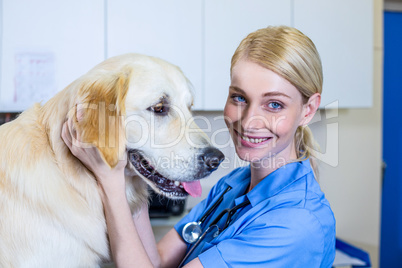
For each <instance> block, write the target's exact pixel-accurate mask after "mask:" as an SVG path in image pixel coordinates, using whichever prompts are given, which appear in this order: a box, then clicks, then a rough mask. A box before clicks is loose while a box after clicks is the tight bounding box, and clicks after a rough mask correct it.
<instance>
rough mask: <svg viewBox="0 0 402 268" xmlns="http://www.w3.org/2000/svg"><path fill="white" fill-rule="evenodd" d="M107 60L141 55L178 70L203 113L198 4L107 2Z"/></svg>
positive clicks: (135, 0)
mask: <svg viewBox="0 0 402 268" xmlns="http://www.w3.org/2000/svg"><path fill="white" fill-rule="evenodd" d="M107 2H108V5H107V12H108V13H107V56H108V57H111V56H115V55H119V54H123V53H129V52H131V53H133V52H135V53H141V54H146V55H150V56H155V57H159V58H162V59H164V60H166V61H169V62H171V63H172V64H175V65H177V66H179V67H180V68H181V69H182V71H183V72H184V74H185V75H186V76H187V78H188V79H189V80H190V81H191V83H192V84H193V87H194V93H195V95H194V108H195V109H203V106H202V102H203V94H202V89H203V81H202V80H203V77H202V66H203V53H202V51H203V48H202V38H203V25H202V21H203V18H202V12H203V6H202V1H201V0H192V1H186V0H170V1H154V0H153V1H143V0H113V1H107Z"/></svg>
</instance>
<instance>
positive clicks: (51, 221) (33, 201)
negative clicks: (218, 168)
mask: <svg viewBox="0 0 402 268" xmlns="http://www.w3.org/2000/svg"><path fill="white" fill-rule="evenodd" d="M164 95H167V96H169V98H170V99H171V101H172V103H173V102H174V104H175V106H177V107H180V109H181V110H182V111H180V112H178V113H177V114H178V116H180V117H181V119H178V118H176V117H175V116H170V117H169V118H164V119H158V118H156V123H155V124H156V126H155V127H157V128H158V130H159V131H158V132H160V133H156V134H155V133H151V132H153V131H154V130H153V129H152V125H150V129H148V130H146V132H145V134H144V129H142V130H141V131H140V130H139V129H138V128H137V125H136V123H135V122H137V121H135V120H134V121H133V122H131V123H130V118H131V119H133V118H139V117H141V118H143V119H144V121H145V122H150V121H149V120H151V119H152V118H151V117H152V115H151V114H150V112H149V110H147V108H149V107H150V106H152V105H153V104H155V103H157V102H158V100H159V99H160V97H161V96H164ZM191 102H192V94H191V92H190V85H189V82H188V81H187V79H186V78H185V77H184V75H183V74H182V73H181V71H180V70H179V69H178V68H177V67H175V66H173V65H171V64H169V63H166V62H164V61H162V60H159V59H156V58H151V57H146V56H141V55H136V54H130V55H123V56H119V57H116V58H112V59H109V60H107V61H105V62H104V63H101V64H99V65H98V66H96V67H95V68H94V69H93V70H91V71H90V72H88V73H87V74H85V75H83V76H82V77H81V78H79V79H77V80H76V81H74V82H73V83H72V84H70V85H69V86H68V87H66V88H65V89H64V90H63V91H61V92H59V93H58V94H57V95H56V96H55V97H54V98H52V99H51V100H50V101H48V102H47V103H46V104H44V105H43V106H41V105H39V104H36V105H34V106H33V107H32V108H30V109H29V110H27V111H25V112H23V113H22V114H21V115H20V116H19V117H18V118H17V119H16V120H14V121H13V122H10V123H7V124H5V125H3V126H1V127H0V267H97V266H99V265H100V264H101V263H102V262H103V261H109V260H110V253H109V243H108V238H107V233H106V230H107V229H106V224H105V218H104V212H103V207H102V202H101V198H100V192H99V188H98V185H97V183H96V181H95V179H94V177H93V175H92V173H91V172H89V171H88V170H87V169H86V168H85V167H84V166H83V165H82V164H81V162H80V161H79V160H77V159H76V158H75V157H74V156H72V154H71V153H70V151H69V150H68V148H67V147H66V145H65V144H64V142H63V140H62V139H61V138H60V133H61V129H62V124H63V123H64V122H65V121H66V119H67V118H68V117H76V116H77V104H80V105H82V104H84V105H88V103H89V104H91V105H95V106H93V107H92V108H90V107H88V106H86V109H85V110H84V118H85V120H83V122H81V123H80V122H78V121H77V120H76V118H75V124H76V128H77V129H78V130H79V131H81V132H86V134H85V135H83V137H84V139H85V140H84V141H86V142H88V143H91V144H94V145H95V146H98V148H99V149H100V150H101V152H102V153H103V156H104V158H105V161H107V162H108V163H109V165H110V166H113V165H115V164H116V161H117V160H118V159H119V158H122V157H125V154H126V147H127V148H132V147H135V146H136V145H138V144H136V141H137V140H138V138H141V135H149V137H151V136H152V137H153V138H152V140H149V141H148V140H144V142H143V143H142V144H141V149H142V150H143V151H144V152H145V155H147V156H152V157H156V158H157V157H164V156H169V154H170V153H171V152H172V151H173V152H177V153H180V154H181V155H182V156H183V157H184V158H185V157H188V156H190V155H191V154H194V153H195V152H194V151H192V150H191V148H193V147H194V146H192V145H191V144H189V142H188V141H182V140H180V141H177V142H176V141H175V137H176V136H177V135H178V133H179V132H180V131H188V129H189V128H191V129H192V130H194V129H195V132H196V133H195V136H196V138H195V139H196V140H198V141H199V142H200V143H202V144H205V145H208V144H209V143H208V141H207V139H206V138H205V134H203V133H202V132H201V131H199V129H198V128H197V127H196V126H195V125H194V124H185V123H183V120H184V122H188V120H190V119H191V113H190V110H189V107H190V106H191ZM102 105H106V106H104V107H103V108H104V110H105V109H106V110H108V111H106V112H105V111H103V112H105V114H106V116H107V117H108V118H106V119H105V120H106V121H105V122H104V123H99V122H101V121H102V120H99V117H101V116H102V115H101V113H102V111H101V109H100V108H102ZM98 108H99V109H98ZM94 111H97V113H98V115H96V113H95V114H92V115H91V112H94ZM99 111H101V112H99ZM154 119H155V118H154ZM91 120H92V121H91ZM147 120H148V121H147ZM158 120H159V121H158ZM91 123H92V124H95V127H96V128H95V129H90V128H91V126H90V124H91ZM97 124H98V125H97ZM105 124H106V126H105ZM92 127H94V126H92ZM105 128H106V129H105ZM182 128H183V129H184V130H183V129H182ZM193 132H194V131H193ZM102 133H106V135H103V134H102ZM151 141H152V142H155V141H156V142H160V143H161V144H162V143H163V142H168V141H172V146H170V147H167V148H157V149H154V148H152V144H151ZM154 147H155V146H154ZM149 160H150V162H152V161H151V159H149ZM153 164H154V165H155V166H158V163H156V162H154V163H153ZM195 170H196V168H194V167H193V166H192V165H191V164H190V165H189V166H188V170H186V171H183V172H182V173H179V172H177V169H175V167H173V166H172V168H166V169H164V170H163V171H161V172H162V173H163V172H165V175H166V176H175V174H179V175H178V177H177V178H178V179H179V180H180V179H182V180H188V178H190V176H192V175H193V174H194V172H195ZM126 174H127V176H126V180H127V195H128V197H129V199H130V202H131V206H132V208H133V212H135V210H136V208H138V206H139V205H140V204H141V203H143V202H145V200H146V198H147V187H146V183H145V182H144V181H145V180H144V179H143V178H140V177H139V176H138V174H137V173H136V172H135V171H134V169H133V167H132V166H131V164H129V165H128V166H127V169H126ZM134 185H135V187H134ZM153 187H154V186H153ZM134 189H135V190H134Z"/></svg>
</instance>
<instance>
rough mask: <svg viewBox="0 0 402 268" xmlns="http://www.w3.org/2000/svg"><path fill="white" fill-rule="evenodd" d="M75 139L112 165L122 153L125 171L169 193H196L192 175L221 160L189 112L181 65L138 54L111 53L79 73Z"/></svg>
mask: <svg viewBox="0 0 402 268" xmlns="http://www.w3.org/2000/svg"><path fill="white" fill-rule="evenodd" d="M77 99H78V102H79V108H78V109H75V110H74V109H73V110H74V111H73V112H71V113H72V114H70V116H75V117H76V118H79V120H77V121H76V128H77V130H78V131H79V132H80V133H81V140H82V141H83V142H84V143H89V144H91V145H95V146H96V147H98V149H99V151H100V152H101V154H102V156H103V159H104V161H105V162H106V163H108V164H109V165H110V167H114V166H115V165H116V164H117V162H118V161H119V160H120V159H124V158H125V157H128V160H129V161H128V165H127V168H126V174H129V175H132V176H134V175H140V176H141V177H142V178H143V179H144V180H145V181H146V182H147V183H148V185H150V186H151V187H152V188H153V189H154V190H155V191H156V192H158V193H161V194H164V195H165V196H167V197H171V198H184V197H186V196H187V195H188V194H191V195H193V196H199V195H200V191H201V187H200V184H199V182H198V180H199V179H201V178H204V177H206V176H208V175H209V174H210V173H211V172H213V171H214V170H215V169H216V168H217V167H218V166H219V164H220V162H221V161H222V160H223V158H224V156H223V154H222V153H221V152H220V151H219V150H217V149H216V148H214V147H212V146H211V144H210V142H209V139H208V137H207V136H206V134H205V133H204V132H202V131H201V130H200V129H199V127H198V126H197V125H196V124H195V123H194V118H193V117H192V114H191V111H190V109H191V105H192V101H193V96H192V93H191V84H190V82H189V81H188V80H187V79H186V77H185V76H184V75H183V73H182V72H181V70H180V69H179V68H178V67H176V66H174V65H172V64H170V63H167V62H165V61H163V60H160V59H157V58H153V57H147V56H143V55H138V54H129V55H122V56H118V57H114V58H111V59H108V60H106V61H105V62H103V63H101V64H99V65H98V66H96V67H95V68H94V69H93V70H91V71H90V72H89V73H88V74H87V75H85V76H84V77H82V78H81V82H80V90H79V92H78V97H77Z"/></svg>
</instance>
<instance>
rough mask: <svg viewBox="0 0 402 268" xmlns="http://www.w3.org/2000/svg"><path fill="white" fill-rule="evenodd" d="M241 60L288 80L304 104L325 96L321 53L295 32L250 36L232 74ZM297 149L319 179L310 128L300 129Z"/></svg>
mask: <svg viewBox="0 0 402 268" xmlns="http://www.w3.org/2000/svg"><path fill="white" fill-rule="evenodd" d="M242 58H247V60H250V61H252V62H255V63H257V64H259V65H260V66H262V67H264V68H267V69H269V70H271V71H273V72H275V73H277V74H278V75H280V76H282V77H283V78H285V79H286V80H287V81H289V82H290V83H291V84H292V85H293V86H295V87H296V88H297V89H298V90H299V92H300V93H301V95H302V97H303V103H304V104H305V103H306V102H307V101H308V99H309V98H310V97H311V96H312V95H313V94H315V93H320V94H321V92H322V84H323V75H322V65H321V59H320V56H319V54H318V51H317V49H316V47H315V45H314V43H313V42H312V41H311V40H310V38H308V37H307V36H306V35H304V34H303V33H302V32H300V31H299V30H297V29H295V28H292V27H288V26H276V27H273V26H271V27H267V28H263V29H259V30H257V31H255V32H253V33H251V34H249V35H248V36H247V37H246V38H244V39H243V41H241V43H240V45H239V46H238V48H237V49H236V51H235V53H234V55H233V57H232V63H231V71H232V69H233V66H234V65H235V64H236V63H237V62H238V61H239V60H240V59H242ZM295 147H296V154H297V157H298V160H305V159H309V158H310V162H311V165H312V168H313V170H314V173H315V175H316V177H317V176H318V168H317V161H316V159H315V157H314V152H315V151H318V145H317V143H316V142H315V140H314V138H313V135H312V132H311V130H310V128H309V127H308V126H299V127H298V128H297V130H296V133H295Z"/></svg>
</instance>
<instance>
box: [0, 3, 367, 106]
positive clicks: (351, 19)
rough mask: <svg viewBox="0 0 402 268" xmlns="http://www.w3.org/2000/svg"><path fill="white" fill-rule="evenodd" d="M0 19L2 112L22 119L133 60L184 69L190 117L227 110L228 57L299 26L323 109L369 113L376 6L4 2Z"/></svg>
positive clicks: (0, 8) (332, 4)
mask: <svg viewBox="0 0 402 268" xmlns="http://www.w3.org/2000/svg"><path fill="white" fill-rule="evenodd" d="M1 4H2V5H1ZM0 12H1V20H0V23H2V25H0V30H2V32H1V33H0V38H1V40H0V42H1V43H0V51H1V54H0V63H1V65H0V111H21V110H23V109H26V108H27V107H28V106H30V105H32V103H33V102H35V101H40V100H45V99H46V98H47V97H48V96H49V95H54V93H55V92H57V91H59V90H61V89H62V88H64V87H65V86H66V85H67V84H68V83H70V82H72V81H73V80H74V79H76V78H77V77H79V76H80V75H82V74H84V73H85V72H86V71H88V70H89V69H90V68H92V67H93V66H94V65H95V64H97V63H98V62H100V61H102V60H104V59H105V58H107V57H111V56H115V55H118V54H123V53H129V52H134V53H142V54H148V55H152V56H156V57H160V58H162V59H165V60H167V61H169V62H171V63H173V64H175V65H177V66H179V67H180V68H181V69H182V70H183V72H184V74H185V75H186V76H187V77H188V78H189V80H190V81H191V82H192V84H193V85H194V92H195V103H194V107H193V108H194V109H195V110H210V111H211V110H222V109H223V107H224V104H225V101H226V98H227V92H228V87H229V84H230V72H229V71H230V61H231V57H232V54H233V53H234V51H235V49H236V47H237V46H238V44H239V43H240V41H241V40H242V39H243V38H244V37H246V35H247V34H248V33H250V32H252V31H255V30H257V29H259V28H263V27H266V26H268V25H290V26H294V27H296V28H298V29H300V30H301V31H302V32H304V33H305V34H306V35H308V36H309V37H311V39H312V40H313V41H314V43H315V44H316V45H317V48H318V51H319V53H320V55H321V58H322V62H323V67H324V92H323V99H322V106H326V105H328V104H331V103H333V102H335V101H339V107H341V108H343V107H345V108H352V107H353V108H355V107H370V106H371V103H372V70H373V0H338V1H336V0H247V1H244V0H192V1H188V0H170V1H163V0H150V1H144V0H110V1H103V0H85V1H82V0H70V1H50V0H36V1H30V0H0ZM20 81H23V83H20ZM21 92H22V93H21ZM38 92H42V93H43V94H42V95H41V94H38Z"/></svg>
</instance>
